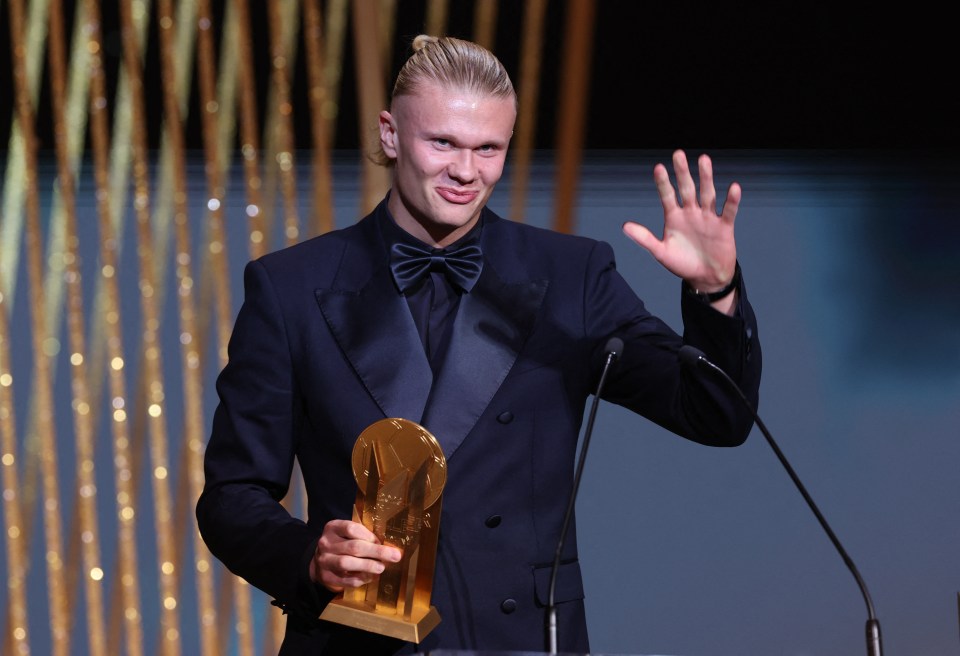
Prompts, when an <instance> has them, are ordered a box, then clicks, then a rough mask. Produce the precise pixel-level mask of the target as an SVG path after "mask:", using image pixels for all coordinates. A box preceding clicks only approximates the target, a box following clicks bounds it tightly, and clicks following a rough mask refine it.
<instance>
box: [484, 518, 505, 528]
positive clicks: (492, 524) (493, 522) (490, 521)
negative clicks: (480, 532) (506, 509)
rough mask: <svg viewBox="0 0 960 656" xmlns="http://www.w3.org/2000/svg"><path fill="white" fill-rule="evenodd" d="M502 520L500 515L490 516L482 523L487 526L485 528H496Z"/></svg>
mask: <svg viewBox="0 0 960 656" xmlns="http://www.w3.org/2000/svg"><path fill="white" fill-rule="evenodd" d="M502 519H503V518H502V517H500V515H490V516H489V517H487V519H486V521H484V522H483V523H484V524H486V525H487V528H497V527H498V526H500V522H501V520H502Z"/></svg>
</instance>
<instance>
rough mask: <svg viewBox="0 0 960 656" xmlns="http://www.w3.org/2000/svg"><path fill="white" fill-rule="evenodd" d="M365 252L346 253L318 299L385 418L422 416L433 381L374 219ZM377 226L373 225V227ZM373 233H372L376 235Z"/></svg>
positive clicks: (369, 225) (362, 246)
mask: <svg viewBox="0 0 960 656" xmlns="http://www.w3.org/2000/svg"><path fill="white" fill-rule="evenodd" d="M366 224H367V225H365V226H363V227H364V228H366V230H365V233H364V234H363V236H364V239H363V241H362V242H361V243H359V244H358V243H353V244H352V245H351V246H350V247H348V248H351V247H357V246H359V250H360V251H361V252H360V253H357V254H352V255H351V256H350V257H347V255H350V254H348V253H345V255H344V257H343V258H341V263H342V265H341V269H340V271H338V273H337V276H336V280H335V282H334V285H333V286H332V288H331V289H318V290H316V297H317V303H318V304H319V305H320V311H321V312H322V313H323V318H324V319H325V320H326V322H327V325H328V326H329V328H330V332H331V333H332V334H333V337H334V339H335V340H336V341H337V344H339V346H340V349H341V350H342V351H343V353H344V355H345V356H346V358H347V359H348V360H349V361H350V364H351V365H352V366H353V369H354V371H356V373H357V376H358V377H359V378H360V380H361V381H362V383H363V385H364V386H365V387H366V388H367V391H368V392H369V393H370V396H371V397H373V399H374V400H375V401H376V402H377V405H379V406H380V409H381V410H382V411H383V413H384V416H385V417H400V418H403V419H409V420H410V421H420V418H421V417H422V416H423V411H424V407H425V406H426V403H427V398H428V397H429V394H430V386H431V385H432V383H433V374H432V372H431V371H430V363H429V362H428V361H427V356H426V354H425V353H424V351H423V344H422V343H421V341H420V336H419V334H418V333H417V327H416V325H415V324H414V322H413V317H411V316H410V310H409V309H408V308H407V303H406V300H404V298H403V296H401V295H400V294H398V293H397V290H396V287H395V286H394V284H393V280H392V278H391V277H390V268H389V267H388V266H386V264H385V255H384V252H383V249H382V247H381V248H380V249H379V251H378V250H377V247H379V246H381V244H380V243H379V235H378V234H376V233H375V226H374V225H373V224H372V222H369V221H368V222H366ZM371 229H373V230H371ZM371 232H373V234H371Z"/></svg>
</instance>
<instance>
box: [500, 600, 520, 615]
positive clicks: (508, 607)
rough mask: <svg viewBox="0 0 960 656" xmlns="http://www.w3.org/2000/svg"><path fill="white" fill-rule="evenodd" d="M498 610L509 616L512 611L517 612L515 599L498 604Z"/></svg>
mask: <svg viewBox="0 0 960 656" xmlns="http://www.w3.org/2000/svg"><path fill="white" fill-rule="evenodd" d="M500 610H502V611H503V613H504V614H505V615H509V614H510V613H512V612H513V611H515V610H517V602H516V600H515V599H504V600H503V603H501V604H500Z"/></svg>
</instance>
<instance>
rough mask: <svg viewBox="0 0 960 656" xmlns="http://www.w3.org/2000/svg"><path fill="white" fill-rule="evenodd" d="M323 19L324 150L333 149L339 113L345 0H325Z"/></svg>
mask: <svg viewBox="0 0 960 656" xmlns="http://www.w3.org/2000/svg"><path fill="white" fill-rule="evenodd" d="M325 5H326V10H327V20H326V21H324V27H325V30H324V33H323V35H324V37H325V38H324V40H323V45H324V49H323V83H324V85H325V86H326V87H327V93H326V97H325V99H324V101H323V105H322V107H321V114H322V115H323V121H324V123H325V126H324V131H323V134H324V137H325V138H326V142H325V143H324V148H326V149H327V150H330V149H332V148H333V135H334V134H336V127H337V115H338V114H339V113H340V76H341V73H342V72H343V51H344V43H346V36H347V0H329V2H326V3H325Z"/></svg>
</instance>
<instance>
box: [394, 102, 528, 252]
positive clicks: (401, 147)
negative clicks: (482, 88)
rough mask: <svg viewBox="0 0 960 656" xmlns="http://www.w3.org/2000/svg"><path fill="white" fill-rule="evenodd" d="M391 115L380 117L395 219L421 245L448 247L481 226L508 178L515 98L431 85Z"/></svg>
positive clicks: (401, 104)
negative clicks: (493, 195)
mask: <svg viewBox="0 0 960 656" xmlns="http://www.w3.org/2000/svg"><path fill="white" fill-rule="evenodd" d="M391 109H392V112H387V111H383V112H381V113H380V142H381V144H382V146H383V151H384V152H385V153H386V154H387V156H388V157H390V158H393V159H394V160H395V164H396V167H395V169H394V179H393V189H392V191H391V193H390V200H389V202H388V207H389V209H390V212H391V214H392V215H393V218H394V220H395V221H396V222H397V224H398V225H399V226H400V227H401V228H403V229H404V230H406V231H407V232H409V233H410V234H412V235H413V236H414V237H417V238H418V239H420V240H421V241H424V242H426V243H428V244H431V245H435V246H437V247H443V246H446V245H449V244H451V243H453V242H454V241H456V240H457V239H459V238H460V237H462V236H463V235H465V234H466V233H467V232H469V231H470V228H472V227H473V226H474V225H475V224H476V222H477V220H478V219H479V217H480V210H481V209H482V208H483V206H484V205H485V204H486V202H487V199H488V198H490V194H491V193H492V192H493V188H494V185H496V183H497V181H498V180H499V179H500V175H501V174H502V173H503V164H504V160H505V159H506V155H507V146H508V145H509V143H510V137H511V136H512V135H513V124H514V121H515V120H516V117H517V112H516V107H515V105H514V101H513V98H496V97H493V96H488V95H476V94H475V93H472V92H469V91H461V90H457V89H450V88H446V87H443V86H440V85H438V84H429V85H426V86H424V87H423V88H422V89H421V90H420V92H419V93H417V94H416V95H405V96H398V97H397V98H395V99H394V101H393V106H392V107H391Z"/></svg>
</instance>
